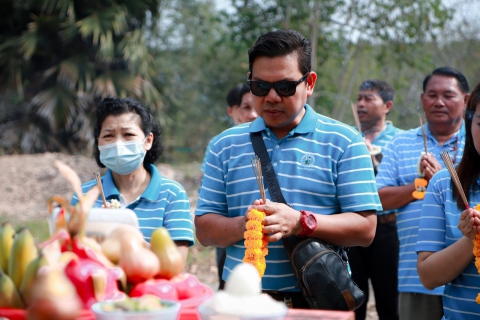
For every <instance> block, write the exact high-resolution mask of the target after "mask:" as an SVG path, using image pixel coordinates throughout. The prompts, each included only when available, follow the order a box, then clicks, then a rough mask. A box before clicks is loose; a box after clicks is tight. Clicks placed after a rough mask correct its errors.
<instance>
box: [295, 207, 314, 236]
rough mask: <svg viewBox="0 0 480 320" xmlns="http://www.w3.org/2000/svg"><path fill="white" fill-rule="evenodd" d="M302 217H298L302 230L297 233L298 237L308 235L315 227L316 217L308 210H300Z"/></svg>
mask: <svg viewBox="0 0 480 320" xmlns="http://www.w3.org/2000/svg"><path fill="white" fill-rule="evenodd" d="M300 213H301V214H302V217H301V218H300V223H301V224H302V227H303V230H302V232H300V233H299V234H298V235H299V236H300V237H308V236H310V235H311V234H312V233H313V231H315V229H316V228H317V218H315V215H314V214H313V213H312V212H310V211H304V210H300Z"/></svg>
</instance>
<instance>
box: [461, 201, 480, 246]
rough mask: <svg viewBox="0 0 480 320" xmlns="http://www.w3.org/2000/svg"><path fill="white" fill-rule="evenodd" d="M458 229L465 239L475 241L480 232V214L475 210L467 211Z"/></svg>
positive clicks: (463, 214) (462, 216)
mask: <svg viewBox="0 0 480 320" xmlns="http://www.w3.org/2000/svg"><path fill="white" fill-rule="evenodd" d="M458 229H459V230H460V232H461V233H462V235H463V236H464V237H467V238H469V239H471V240H473V239H475V236H476V234H477V232H480V213H479V212H478V211H475V210H473V209H471V208H470V209H467V210H464V211H463V212H462V214H461V215H460V220H459V221H458Z"/></svg>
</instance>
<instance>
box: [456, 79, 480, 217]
mask: <svg viewBox="0 0 480 320" xmlns="http://www.w3.org/2000/svg"><path fill="white" fill-rule="evenodd" d="M479 106H480V83H478V84H477V86H476V87H475V89H473V91H472V93H471V94H470V97H469V98H468V101H467V108H466V110H465V148H464V150H463V156H462V159H461V160H460V163H459V164H458V166H457V168H456V170H457V174H458V178H459V180H460V184H461V185H462V188H463V191H464V192H465V196H466V197H467V199H468V198H469V196H470V191H471V190H473V189H474V188H478V187H477V180H478V179H479V177H480V166H479V165H478V164H479V163H480V154H478V152H477V150H476V149H475V145H474V143H473V136H472V122H473V115H474V113H475V111H476V110H477V108H479ZM453 196H454V197H455V198H456V200H457V206H458V208H460V209H465V208H466V207H465V204H464V203H463V200H462V197H461V196H460V192H459V190H457V188H456V187H455V186H453Z"/></svg>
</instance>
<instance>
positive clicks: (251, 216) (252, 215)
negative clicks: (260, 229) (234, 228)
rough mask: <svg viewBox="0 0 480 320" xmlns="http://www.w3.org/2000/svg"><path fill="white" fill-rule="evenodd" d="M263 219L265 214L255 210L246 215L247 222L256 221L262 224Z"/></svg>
mask: <svg viewBox="0 0 480 320" xmlns="http://www.w3.org/2000/svg"><path fill="white" fill-rule="evenodd" d="M264 218H265V212H263V211H258V210H257V209H252V210H250V212H249V213H248V220H256V221H260V223H262V221H263V219H264Z"/></svg>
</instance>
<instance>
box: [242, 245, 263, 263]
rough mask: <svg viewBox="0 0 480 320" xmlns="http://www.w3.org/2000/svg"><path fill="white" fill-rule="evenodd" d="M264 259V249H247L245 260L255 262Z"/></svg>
mask: <svg viewBox="0 0 480 320" xmlns="http://www.w3.org/2000/svg"><path fill="white" fill-rule="evenodd" d="M260 258H263V254H262V249H260V248H259V249H247V250H245V258H244V259H247V260H248V261H255V260H258V259H260Z"/></svg>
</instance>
